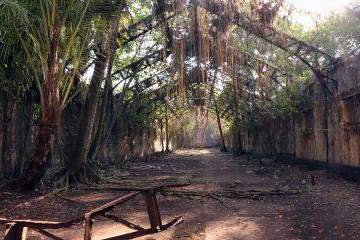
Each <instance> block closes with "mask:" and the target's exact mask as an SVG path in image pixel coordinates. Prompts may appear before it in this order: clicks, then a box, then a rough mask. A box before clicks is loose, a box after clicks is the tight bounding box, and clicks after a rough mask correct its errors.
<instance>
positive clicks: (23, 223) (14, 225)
mask: <svg viewBox="0 0 360 240" xmlns="http://www.w3.org/2000/svg"><path fill="white" fill-rule="evenodd" d="M187 185H189V184H179V185H164V186H159V187H154V188H148V189H134V188H133V189H129V188H117V189H116V190H119V191H129V190H136V191H131V192H130V193H128V194H126V195H124V196H122V197H119V198H117V199H115V200H113V201H111V202H108V203H106V204H104V205H101V206H99V207H97V208H95V209H93V210H91V211H90V212H87V213H85V214H84V216H81V217H79V218H76V219H73V220H71V221H68V222H50V221H37V220H16V219H4V218H0V224H5V225H6V232H5V237H4V239H5V240H20V239H21V240H25V239H26V231H27V228H31V229H34V230H35V231H37V232H39V233H40V234H42V235H44V236H47V237H49V238H50V239H54V240H63V239H62V238H60V237H58V236H55V235H54V234H52V233H50V232H48V231H46V230H45V229H60V228H67V227H70V226H72V225H74V224H75V223H79V222H81V221H85V232H84V240H91V236H92V226H93V223H94V218H95V217H97V216H103V217H106V218H108V219H111V220H113V221H115V222H117V223H120V224H122V225H124V226H126V227H128V228H130V229H132V230H135V232H131V233H128V234H124V235H120V236H117V237H112V238H108V239H107V240H115V239H133V238H136V237H140V236H144V235H147V234H151V233H156V232H159V231H164V230H166V229H168V228H170V227H172V226H175V225H176V224H178V223H179V222H181V221H182V218H181V217H177V218H175V219H174V220H172V221H170V222H169V223H167V224H165V225H163V223H162V220H161V215H160V211H159V206H158V203H157V199H156V194H157V193H159V192H163V191H165V190H166V189H167V188H174V187H184V186H187ZM138 195H143V197H144V200H145V204H146V210H147V213H148V217H149V222H150V228H149V229H145V228H142V227H141V226H139V225H136V224H134V223H131V222H129V221H127V220H125V219H122V218H120V217H118V216H114V215H112V214H111V211H112V209H113V208H115V207H116V206H118V205H120V204H123V203H125V202H127V201H129V200H131V199H133V198H135V197H136V196H138Z"/></svg>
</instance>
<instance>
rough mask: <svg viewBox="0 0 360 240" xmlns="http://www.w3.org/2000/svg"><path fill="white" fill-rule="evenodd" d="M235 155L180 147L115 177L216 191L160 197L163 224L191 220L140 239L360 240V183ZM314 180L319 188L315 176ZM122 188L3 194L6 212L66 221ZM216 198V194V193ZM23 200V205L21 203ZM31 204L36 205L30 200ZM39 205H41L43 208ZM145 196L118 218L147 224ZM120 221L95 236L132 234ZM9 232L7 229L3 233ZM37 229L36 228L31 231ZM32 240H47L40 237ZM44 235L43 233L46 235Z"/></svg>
mask: <svg viewBox="0 0 360 240" xmlns="http://www.w3.org/2000/svg"><path fill="white" fill-rule="evenodd" d="M265 165H266V166H263V165H261V164H260V161H259V160H256V159H254V160H248V157H247V156H245V155H243V156H236V157H234V156H232V155H231V154H223V153H220V152H218V151H216V150H181V151H176V152H175V154H172V155H169V156H166V157H164V158H160V159H153V160H150V161H149V162H146V163H144V162H141V163H139V165H138V164H137V163H134V164H133V166H130V168H129V169H123V170H121V171H119V173H118V174H117V175H116V176H115V177H114V178H112V180H113V181H117V182H118V184H119V186H129V185H136V186H150V185H159V184H166V183H174V182H186V181H187V179H190V181H191V182H192V185H191V186H189V187H186V188H185V189H184V191H187V192H189V191H193V192H209V193H211V194H210V195H207V196H205V197H200V196H195V197H192V198H189V197H187V196H185V195H182V194H180V193H179V194H177V196H174V195H169V196H160V197H159V205H160V210H161V213H162V216H163V220H164V222H166V221H168V220H170V219H172V218H174V217H175V216H179V215H181V216H182V217H183V218H184V222H183V223H181V224H179V225H177V226H176V227H175V228H172V229H169V230H167V231H165V232H162V233H158V234H154V235H150V236H145V237H142V238H139V239H142V240H154V239H169V240H170V239H171V240H173V239H179V240H180V239H181V240H183V239H184V240H215V239H216V240H217V239H221V240H226V239H249V240H250V239H251V240H256V239H274V240H275V239H276V240H278V239H360V228H359V227H358V225H357V223H358V222H359V220H360V207H359V203H360V201H359V200H360V186H359V185H358V184H355V183H351V182H347V181H345V180H342V179H340V178H337V177H335V176H332V175H330V174H328V173H327V172H326V171H314V170H309V169H306V168H300V167H294V166H289V165H285V164H280V163H277V162H273V161H267V162H266V163H265ZM310 174H312V175H313V176H314V177H315V186H312V184H311V179H310V178H309V175H310ZM274 189H275V190H280V189H281V190H282V191H285V192H291V191H295V190H296V191H304V192H303V193H301V194H296V195H284V196H264V197H259V198H256V199H254V198H234V197H228V196H227V197H221V194H218V195H216V197H213V195H212V193H220V192H223V191H224V190H234V191H247V190H258V191H271V190H274ZM119 194H123V193H119V192H111V191H106V190H105V189H104V190H103V191H80V190H75V191H73V192H69V193H67V194H66V195H65V197H66V198H68V199H72V200H73V201H74V202H69V201H68V200H64V199H63V198H62V197H45V198H42V199H39V196H36V195H19V194H17V195H15V196H8V195H6V196H4V200H2V201H1V204H0V217H13V218H15V217H20V218H21V217H25V218H35V219H42V220H44V219H48V220H54V219H59V220H65V219H69V218H70V217H71V216H75V215H76V214H79V213H81V212H83V211H86V210H89V209H91V208H93V207H95V206H97V205H99V204H101V203H103V202H106V201H109V200H111V199H114V198H115V197H117V196H119ZM209 196H210V197H209ZM14 199H16V204H15V205H14V204H11V202H13V203H14ZM29 201H30V203H29ZM38 209H42V211H41V212H39V211H38ZM144 209H145V206H144V204H143V203H142V199H141V197H140V198H137V199H135V200H134V201H130V202H129V203H127V204H126V205H124V206H121V207H119V208H117V209H116V210H115V215H119V216H122V217H124V218H126V219H128V220H130V221H133V222H135V223H139V224H140V225H142V226H147V215H146V212H145V211H144ZM126 231H127V230H126V229H125V228H123V227H121V226H120V225H118V224H116V223H113V222H110V221H107V220H105V219H101V218H99V219H98V221H96V222H95V224H94V239H101V238H106V237H111V236H116V235H118V234H121V233H125V232H126ZM55 233H56V234H58V235H59V236H62V237H64V238H65V239H82V234H83V226H82V225H77V226H75V227H73V228H72V229H70V230H62V231H55ZM1 234H2V232H1V229H0V236H1ZM31 234H32V233H31V232H30V235H31ZM33 235H34V236H33V237H32V238H31V239H40V238H39V236H38V235H36V234H33ZM42 239H44V238H42Z"/></svg>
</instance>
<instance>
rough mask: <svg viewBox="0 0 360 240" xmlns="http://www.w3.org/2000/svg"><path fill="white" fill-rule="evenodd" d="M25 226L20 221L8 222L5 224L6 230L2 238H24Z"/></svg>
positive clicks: (20, 239) (22, 239) (11, 239)
mask: <svg viewBox="0 0 360 240" xmlns="http://www.w3.org/2000/svg"><path fill="white" fill-rule="evenodd" d="M26 232H27V228H26V227H24V226H22V225H21V224H20V223H15V222H12V223H8V224H6V231H5V236H4V240H25V239H26Z"/></svg>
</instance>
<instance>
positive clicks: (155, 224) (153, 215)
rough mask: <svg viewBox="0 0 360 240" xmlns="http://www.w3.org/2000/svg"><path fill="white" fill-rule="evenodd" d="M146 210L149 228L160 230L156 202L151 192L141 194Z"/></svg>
mask: <svg viewBox="0 0 360 240" xmlns="http://www.w3.org/2000/svg"><path fill="white" fill-rule="evenodd" d="M143 195H144V198H145V203H146V210H147V212H148V215H149V221H150V226H151V229H152V230H157V229H158V228H159V229H161V228H162V222H161V216H160V211H159V207H158V204H157V200H156V193H154V192H153V191H152V190H146V191H144V192H143Z"/></svg>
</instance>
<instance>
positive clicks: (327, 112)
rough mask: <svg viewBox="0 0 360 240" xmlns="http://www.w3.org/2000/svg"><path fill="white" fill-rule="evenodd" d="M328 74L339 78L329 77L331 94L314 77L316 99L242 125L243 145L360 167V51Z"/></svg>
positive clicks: (249, 149)
mask: <svg viewBox="0 0 360 240" xmlns="http://www.w3.org/2000/svg"><path fill="white" fill-rule="evenodd" d="M327 74H328V75H330V76H331V77H332V78H333V79H336V81H337V83H338V84H337V86H336V85H334V84H333V83H330V82H329V83H328V88H329V89H330V90H331V91H332V94H331V95H330V94H326V96H325V94H324V93H323V91H322V89H321V87H320V86H319V84H318V83H317V80H315V81H314V82H315V83H314V87H313V96H312V100H311V101H310V102H307V103H304V105H303V108H302V110H301V111H299V112H298V113H296V114H292V115H290V116H287V117H284V118H277V119H265V118H263V119H261V120H260V122H259V123H258V124H256V125H255V126H253V127H250V128H247V129H242V148H243V150H244V151H245V152H250V153H254V154H261V155H267V154H278V155H282V156H288V157H292V158H296V159H302V160H314V161H317V162H322V163H324V164H326V165H328V166H333V167H334V168H341V167H342V166H351V167H360V56H359V55H358V56H356V55H354V56H350V57H348V58H346V59H345V60H344V61H343V62H342V63H340V64H337V65H336V66H335V67H333V68H332V69H330V70H328V71H327ZM265 126H266V127H265Z"/></svg>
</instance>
